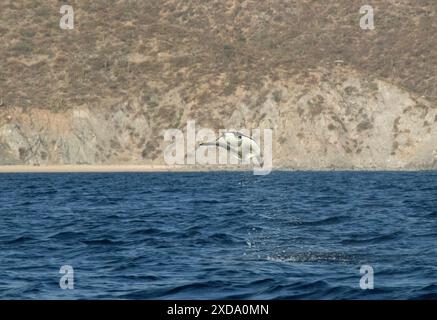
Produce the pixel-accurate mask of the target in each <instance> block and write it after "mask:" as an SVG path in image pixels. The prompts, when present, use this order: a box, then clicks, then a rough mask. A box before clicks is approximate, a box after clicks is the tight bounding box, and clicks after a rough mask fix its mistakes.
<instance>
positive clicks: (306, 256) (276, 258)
mask: <svg viewBox="0 0 437 320" xmlns="http://www.w3.org/2000/svg"><path fill="white" fill-rule="evenodd" d="M267 260H268V261H273V262H290V263H304V262H334V263H355V262H356V261H358V259H357V257H355V256H352V255H348V254H345V253H339V252H299V253H292V254H280V255H279V254H278V255H269V256H267Z"/></svg>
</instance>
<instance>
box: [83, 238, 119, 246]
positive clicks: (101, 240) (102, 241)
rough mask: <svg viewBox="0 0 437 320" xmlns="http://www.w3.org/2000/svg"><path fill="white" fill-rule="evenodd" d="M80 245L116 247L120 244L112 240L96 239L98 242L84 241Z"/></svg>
mask: <svg viewBox="0 0 437 320" xmlns="http://www.w3.org/2000/svg"><path fill="white" fill-rule="evenodd" d="M82 243H85V244H86V245H89V246H100V245H104V246H107V245H118V244H122V242H121V241H114V240H110V239H98V240H84V241H82Z"/></svg>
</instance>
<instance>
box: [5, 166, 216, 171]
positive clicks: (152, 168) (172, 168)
mask: <svg viewBox="0 0 437 320" xmlns="http://www.w3.org/2000/svg"><path fill="white" fill-rule="evenodd" d="M192 171H210V169H209V168H205V167H198V166H196V167H191V166H166V165H48V166H29V165H10V166H0V173H19V172H35V173H37V172H41V173H51V172H53V173H56V172H192Z"/></svg>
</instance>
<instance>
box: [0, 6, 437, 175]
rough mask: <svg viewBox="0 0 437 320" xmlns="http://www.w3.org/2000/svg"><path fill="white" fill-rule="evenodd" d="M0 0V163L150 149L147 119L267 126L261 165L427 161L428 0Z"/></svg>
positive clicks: (431, 91)
mask: <svg viewBox="0 0 437 320" xmlns="http://www.w3.org/2000/svg"><path fill="white" fill-rule="evenodd" d="M63 3H64V2H63V1H53V0H51V1H24V0H18V1H8V0H4V1H2V2H1V3H0V10H1V12H2V18H1V20H0V34H1V35H2V36H1V39H2V42H3V46H1V47H0V61H1V71H0V164H39V165H44V164H126V163H128V164H141V163H163V156H162V150H163V147H164V146H165V144H164V141H163V137H162V130H164V129H168V128H181V129H183V128H185V125H186V122H187V120H191V119H192V120H196V123H197V125H198V126H199V127H210V128H214V129H220V128H240V127H245V128H249V129H250V128H258V127H259V128H272V129H273V134H274V155H273V162H274V165H275V166H277V167H286V168H296V169H317V168H369V169H370V168H379V169H399V168H406V169H410V168H413V169H417V168H420V169H422V168H437V146H436V141H437V85H436V80H437V79H436V76H437V40H436V38H435V36H434V35H435V31H437V19H436V12H437V2H436V1H434V0H420V1H418V0H405V1H395V0H375V1H371V3H370V4H371V5H372V6H373V7H374V8H375V26H376V28H375V30H372V31H370V30H362V29H360V27H359V19H360V17H361V15H360V14H359V8H360V7H361V5H363V4H368V1H357V0H349V1H334V0H325V1H309V0H302V1H283V0H266V1H246V0H240V1H231V0H217V1H204V0H197V1H196V0H190V1H174V0H167V1H165V0H162V1H158V0H148V1H85V0H81V1H69V2H68V4H71V5H72V6H73V8H74V9H75V29H74V30H61V29H60V28H59V19H60V17H61V14H60V13H59V8H60V6H61V4H63Z"/></svg>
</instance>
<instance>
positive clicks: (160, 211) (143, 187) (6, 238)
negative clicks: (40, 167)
mask: <svg viewBox="0 0 437 320" xmlns="http://www.w3.org/2000/svg"><path fill="white" fill-rule="evenodd" d="M64 265H69V266H71V267H72V268H73V271H74V274H73V279H74V289H61V288H60V279H61V277H62V276H63V274H61V273H60V272H59V271H60V268H61V266H64ZM363 265H369V266H371V267H372V269H373V272H374V273H373V284H374V289H367V290H363V289H361V287H360V279H361V277H362V275H361V274H360V267H361V266H363ZM61 282H62V281H61ZM232 298H239V299H420V298H422V299H423V298H428V299H436V298H437V173H436V172H419V173H417V172H416V173H413V172H407V173H392V172H385V173H381V172H367V173H366V172H311V173H310V172H273V173H272V174H270V175H267V176H254V175H252V174H251V173H250V172H210V173H125V174H122V173H104V174H103V173H102V174H100V173H99V174H94V173H88V174H78V173H71V174H1V175H0V299H232Z"/></svg>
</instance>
